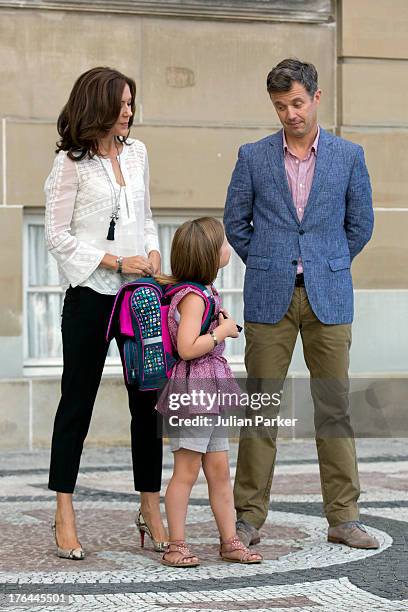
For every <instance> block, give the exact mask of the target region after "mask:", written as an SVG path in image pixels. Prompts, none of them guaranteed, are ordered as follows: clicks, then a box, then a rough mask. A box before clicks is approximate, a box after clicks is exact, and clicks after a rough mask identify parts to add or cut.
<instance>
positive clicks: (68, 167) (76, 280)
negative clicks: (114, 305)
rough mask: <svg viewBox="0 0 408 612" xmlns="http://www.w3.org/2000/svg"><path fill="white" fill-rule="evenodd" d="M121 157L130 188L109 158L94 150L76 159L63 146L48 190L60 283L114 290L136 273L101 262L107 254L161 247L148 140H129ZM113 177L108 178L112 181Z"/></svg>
mask: <svg viewBox="0 0 408 612" xmlns="http://www.w3.org/2000/svg"><path fill="white" fill-rule="evenodd" d="M129 142H130V143H131V144H130V145H124V146H123V149H122V152H121V153H120V156H119V163H120V167H121V170H122V174H123V178H124V180H125V184H126V187H125V188H124V187H122V190H121V189H120V186H119V185H118V183H117V182H116V177H115V173H114V171H113V167H112V164H111V161H110V160H109V159H106V158H103V157H99V156H97V155H95V157H93V158H92V159H90V158H88V157H86V158H84V159H83V160H81V161H78V162H74V161H72V160H71V159H70V158H69V157H68V156H67V154H66V152H65V151H60V152H59V153H58V155H57V156H56V158H55V161H54V164H53V167H52V170H51V173H50V175H49V176H48V178H47V180H46V182H45V186H44V190H45V194H46V210H45V237H46V242H47V246H48V249H49V251H50V253H51V254H52V255H53V256H54V257H55V259H56V260H57V263H58V270H59V274H60V282H61V285H62V287H63V288H64V289H67V287H68V286H69V285H71V286H72V287H76V286H77V285H80V286H82V287H90V288H91V289H94V291H98V293H104V294H110V295H113V294H115V293H116V292H117V291H118V289H119V288H120V286H121V285H123V284H124V283H126V282H129V281H130V280H133V279H134V278H136V276H135V275H133V274H118V273H117V272H116V271H114V270H108V269H106V268H102V267H99V264H100V262H101V260H102V258H103V257H104V255H105V253H111V254H112V255H117V256H119V255H122V256H124V257H129V256H132V255H142V256H146V255H148V254H149V252H150V251H153V250H157V251H158V250H159V240H158V236H157V229H156V227H155V224H154V221H153V219H152V213H151V210H150V195H149V164H148V159H147V151H146V147H145V145H144V144H143V143H142V142H140V140H129ZM109 179H110V180H109ZM119 193H120V195H121V197H120V211H119V219H118V221H116V227H115V240H107V239H106V236H107V234H108V229H109V223H110V220H111V214H112V210H113V208H114V204H115V202H116V199H117V198H118V197H119Z"/></svg>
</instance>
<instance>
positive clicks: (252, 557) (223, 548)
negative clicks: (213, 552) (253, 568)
mask: <svg viewBox="0 0 408 612" xmlns="http://www.w3.org/2000/svg"><path fill="white" fill-rule="evenodd" d="M237 553H238V554H237ZM220 557H221V559H222V560H223V561H229V562H230V563H262V561H263V557H262V555H260V554H259V553H256V552H252V551H250V550H249V548H247V547H246V546H245V544H243V543H242V542H241V541H240V540H239V539H238V537H237V536H234V537H233V538H231V539H230V540H226V541H225V542H222V541H221V540H220Z"/></svg>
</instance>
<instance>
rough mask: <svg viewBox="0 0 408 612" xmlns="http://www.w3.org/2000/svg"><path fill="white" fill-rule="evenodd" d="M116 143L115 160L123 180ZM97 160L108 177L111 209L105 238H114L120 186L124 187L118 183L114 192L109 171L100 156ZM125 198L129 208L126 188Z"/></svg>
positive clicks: (117, 217) (118, 211) (120, 191)
mask: <svg viewBox="0 0 408 612" xmlns="http://www.w3.org/2000/svg"><path fill="white" fill-rule="evenodd" d="M115 145H116V152H117V157H116V159H117V162H118V165H119V170H120V176H121V178H122V181H124V178H123V174H122V168H121V165H120V155H119V149H118V145H117V143H116V142H115ZM99 161H100V162H101V166H102V168H103V171H104V173H105V175H106V177H107V179H108V183H109V189H110V192H111V198H112V211H111V215H110V223H109V229H108V235H107V236H106V240H115V226H116V221H117V220H118V219H119V213H120V200H121V195H122V187H124V185H122V184H119V192H118V193H116V192H115V186H114V184H113V182H112V179H111V177H110V176H109V172H108V171H107V169H106V168H105V165H104V163H103V161H102V159H101V158H99ZM125 198H126V207H127V208H128V210H129V205H128V201H127V194H126V190H125Z"/></svg>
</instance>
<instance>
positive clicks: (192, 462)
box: [165, 448, 202, 562]
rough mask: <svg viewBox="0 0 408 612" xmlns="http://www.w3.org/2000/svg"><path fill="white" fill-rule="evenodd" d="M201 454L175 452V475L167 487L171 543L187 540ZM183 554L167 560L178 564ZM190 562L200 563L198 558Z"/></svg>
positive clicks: (168, 554)
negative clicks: (186, 530)
mask: <svg viewBox="0 0 408 612" xmlns="http://www.w3.org/2000/svg"><path fill="white" fill-rule="evenodd" d="M201 457H202V455H201V453H197V452H195V451H191V450H187V449H185V448H180V449H179V450H177V451H175V452H174V469H173V475H172V477H171V479H170V482H169V484H168V487H167V491H166V497H165V504H166V515H167V524H168V527H169V542H175V541H179V540H183V541H184V540H185V523H186V516H187V507H188V500H189V498H190V494H191V489H192V488H193V485H194V483H195V482H196V480H197V477H198V474H199V472H200V467H201ZM180 556H181V553H179V552H176V551H174V552H168V553H166V560H167V561H170V562H178V561H179V558H180ZM189 561H194V562H195V561H198V559H197V558H196V557H193V558H192V559H191V558H190V559H189Z"/></svg>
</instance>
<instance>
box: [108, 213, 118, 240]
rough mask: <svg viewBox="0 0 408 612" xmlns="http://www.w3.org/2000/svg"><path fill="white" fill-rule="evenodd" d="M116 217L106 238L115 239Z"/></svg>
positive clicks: (110, 224) (112, 220)
mask: <svg viewBox="0 0 408 612" xmlns="http://www.w3.org/2000/svg"><path fill="white" fill-rule="evenodd" d="M115 225H116V223H115V219H114V218H112V219H111V222H110V223H109V229H108V235H107V236H106V240H115Z"/></svg>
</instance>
